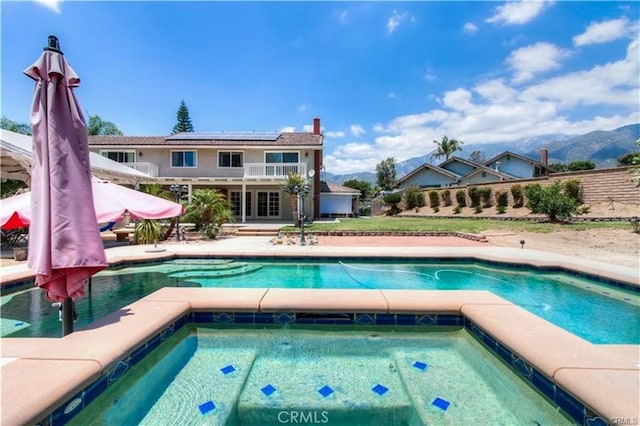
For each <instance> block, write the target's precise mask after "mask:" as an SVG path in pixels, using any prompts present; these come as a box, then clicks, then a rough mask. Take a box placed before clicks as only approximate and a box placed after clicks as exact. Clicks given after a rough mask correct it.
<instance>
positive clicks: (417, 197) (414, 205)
mask: <svg viewBox="0 0 640 426" xmlns="http://www.w3.org/2000/svg"><path fill="white" fill-rule="evenodd" d="M403 195H404V205H405V208H406V209H407V210H411V209H419V208H420V207H424V194H423V192H422V190H421V189H420V188H419V187H418V186H417V185H412V186H410V187H408V188H407V189H405V190H404V194H403Z"/></svg>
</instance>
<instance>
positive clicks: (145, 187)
mask: <svg viewBox="0 0 640 426" xmlns="http://www.w3.org/2000/svg"><path fill="white" fill-rule="evenodd" d="M140 191H142V192H146V193H147V194H150V195H154V196H156V197H158V198H163V199H165V200H169V201H173V200H174V197H173V194H172V193H171V192H169V191H167V190H166V189H163V188H162V185H160V184H158V183H150V184H142V185H140ZM175 227H176V218H175V217H172V218H171V222H170V223H169V227H168V228H167V230H166V231H164V232H162V234H161V235H160V240H162V241H165V240H168V239H169V237H170V236H171V233H172V232H173V230H174V229H175ZM163 228H164V227H163Z"/></svg>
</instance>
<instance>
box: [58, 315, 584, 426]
mask: <svg viewBox="0 0 640 426" xmlns="http://www.w3.org/2000/svg"><path fill="white" fill-rule="evenodd" d="M340 328H341V330H340V331H339V332H338V331H336V330H335V328H334V329H328V328H322V327H317V326H316V327H313V328H300V327H285V328H282V327H275V328H274V327H271V328H266V329H264V328H263V329H255V328H246V327H243V328H239V327H224V328H203V327H195V326H193V327H184V328H183V329H182V330H180V331H179V332H177V333H176V334H175V335H174V336H172V337H171V338H169V339H167V340H166V341H165V342H164V343H163V344H162V345H160V346H159V347H158V348H157V349H155V350H154V351H153V352H152V353H151V354H150V355H148V356H147V357H146V358H144V359H143V360H142V361H141V362H140V363H138V364H137V365H136V366H134V367H133V368H131V369H130V370H129V371H128V372H127V373H126V375H124V376H123V377H122V378H121V379H119V381H118V382H116V384H114V385H112V386H110V387H109V388H108V389H107V390H106V391H105V392H104V393H103V394H102V395H101V396H99V397H98V398H97V399H96V400H94V401H93V402H92V403H91V404H89V405H88V407H86V408H85V409H84V410H83V411H81V412H80V414H78V415H77V416H76V417H74V418H73V419H72V421H71V423H69V424H77V425H84V424H149V425H151V424H163V425H165V424H179V425H188V424H215V425H278V424H283V423H298V422H300V423H319V424H322V423H326V424H331V425H354V424H368V425H421V424H475V423H478V422H480V421H481V422H483V423H486V424H498V423H499V424H531V425H536V424H538V425H541V424H554V425H562V424H572V422H571V421H570V420H569V419H568V418H567V417H565V416H564V415H563V414H561V413H560V412H559V411H558V410H557V408H555V407H553V406H552V405H551V404H550V403H549V402H548V401H547V400H545V399H544V397H542V396H541V395H540V394H538V393H537V392H536V391H534V390H533V389H532V388H531V387H530V386H527V385H526V384H525V383H524V382H523V381H522V380H520V379H519V378H518V376H516V375H515V373H514V372H513V371H512V370H510V369H509V368H507V367H506V366H505V365H504V364H503V363H502V362H500V361H499V360H498V359H497V358H496V357H495V356H493V355H491V354H490V353H489V352H487V351H486V349H485V348H483V347H482V346H481V345H480V344H479V343H478V342H477V341H476V340H475V339H474V338H473V337H472V336H471V335H470V334H468V333H467V332H466V331H465V330H457V331H438V332H434V331H431V332H425V331H424V329H421V330H416V329H412V328H411V327H403V328H402V329H401V330H399V329H385V330H384V331H382V330H380V329H376V328H368V329H367V328H362V327H361V328H360V329H358V330H354V329H350V328H348V327H340ZM303 419H306V420H307V421H306V422H301V421H299V420H303ZM292 420H296V421H292Z"/></svg>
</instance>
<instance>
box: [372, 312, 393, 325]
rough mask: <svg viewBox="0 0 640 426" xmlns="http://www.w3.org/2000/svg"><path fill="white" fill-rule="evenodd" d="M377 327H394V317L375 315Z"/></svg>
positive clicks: (391, 315)
mask: <svg viewBox="0 0 640 426" xmlns="http://www.w3.org/2000/svg"><path fill="white" fill-rule="evenodd" d="M376 324H377V325H396V316H395V315H394V314H376Z"/></svg>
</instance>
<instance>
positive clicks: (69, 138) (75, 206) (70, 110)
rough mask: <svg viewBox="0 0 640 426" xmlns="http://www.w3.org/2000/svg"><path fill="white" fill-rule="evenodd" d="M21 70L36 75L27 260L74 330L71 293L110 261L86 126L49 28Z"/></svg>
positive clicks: (71, 76) (74, 79)
mask: <svg viewBox="0 0 640 426" xmlns="http://www.w3.org/2000/svg"><path fill="white" fill-rule="evenodd" d="M24 73H25V74H26V75H27V76H28V77H30V78H32V79H34V80H35V82H36V84H35V91H34V98H33V104H32V107H31V114H30V121H31V127H32V130H33V153H32V164H31V168H32V171H31V224H30V226H29V257H28V265H29V267H30V268H31V269H32V270H34V271H35V273H36V285H37V286H38V287H41V288H42V289H44V291H45V292H46V295H47V298H48V299H49V300H52V301H59V302H63V303H64V309H63V335H67V334H69V333H71V332H73V314H72V312H73V299H75V298H78V297H81V296H82V295H83V294H84V283H85V281H86V280H87V279H88V278H89V277H91V276H92V275H93V274H95V273H96V272H98V271H100V270H102V269H104V268H106V267H107V260H106V257H105V253H104V248H103V245H102V239H101V238H100V233H99V230H98V228H97V226H96V219H95V217H96V213H95V209H94V206H93V193H92V190H91V169H90V163H89V144H88V135H87V127H86V123H85V120H84V116H83V115H82V111H81V108H80V105H79V103H78V99H77V98H76V96H75V94H74V92H73V88H74V87H77V86H78V85H79V84H80V79H79V78H78V76H77V75H76V73H75V72H74V70H73V69H72V68H71V67H70V66H69V64H68V63H67V61H66V60H65V58H64V56H63V55H62V52H61V51H60V46H59V44H58V39H57V38H56V37H54V36H50V37H49V43H48V47H46V48H45V49H44V52H43V53H42V55H41V56H40V58H39V59H38V60H37V61H36V62H35V63H34V64H33V65H31V66H30V67H29V68H27V69H26V70H25V72H24Z"/></svg>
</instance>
